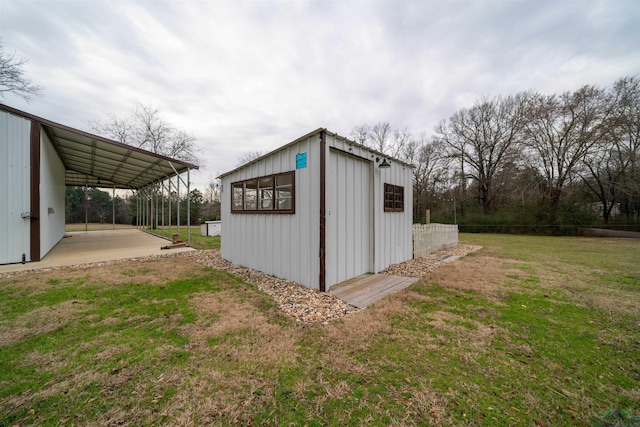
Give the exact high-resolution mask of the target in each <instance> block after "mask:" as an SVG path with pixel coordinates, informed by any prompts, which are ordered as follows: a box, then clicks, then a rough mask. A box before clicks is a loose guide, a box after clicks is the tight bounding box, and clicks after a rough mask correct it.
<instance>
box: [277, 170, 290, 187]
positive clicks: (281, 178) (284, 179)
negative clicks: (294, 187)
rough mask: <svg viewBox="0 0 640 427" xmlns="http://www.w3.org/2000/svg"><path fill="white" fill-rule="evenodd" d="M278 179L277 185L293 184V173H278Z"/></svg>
mask: <svg viewBox="0 0 640 427" xmlns="http://www.w3.org/2000/svg"><path fill="white" fill-rule="evenodd" d="M276 181H277V184H276V185H277V186H278V187H280V186H283V185H288V186H291V184H292V183H293V174H290V173H288V174H285V175H278V176H277V177H276Z"/></svg>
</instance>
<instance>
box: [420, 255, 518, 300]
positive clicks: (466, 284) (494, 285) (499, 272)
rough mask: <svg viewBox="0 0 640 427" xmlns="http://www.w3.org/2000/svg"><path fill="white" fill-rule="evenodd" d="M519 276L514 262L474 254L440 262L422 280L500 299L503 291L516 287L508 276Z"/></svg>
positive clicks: (513, 289) (511, 290) (512, 290)
mask: <svg viewBox="0 0 640 427" xmlns="http://www.w3.org/2000/svg"><path fill="white" fill-rule="evenodd" d="M513 276H523V272H522V270H520V269H518V268H516V266H515V264H507V263H506V262H505V260H504V259H501V258H496V257H491V256H486V255H482V254H477V255H475V256H472V257H464V258H461V259H459V260H457V261H455V262H452V263H449V264H447V265H444V266H442V267H440V268H438V269H437V270H434V271H432V272H431V273H429V274H427V275H426V276H424V277H423V280H422V282H424V283H437V284H438V285H440V286H442V287H444V288H449V289H459V290H462V291H474V292H478V293H479V294H481V295H483V296H485V297H489V298H491V299H500V298H502V297H503V296H504V295H505V294H506V293H507V292H514V291H516V289H515V288H514V287H512V286H510V285H509V284H511V283H515V282H514V281H513V280H512V279H511V277H513Z"/></svg>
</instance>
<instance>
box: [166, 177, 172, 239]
mask: <svg viewBox="0 0 640 427" xmlns="http://www.w3.org/2000/svg"><path fill="white" fill-rule="evenodd" d="M167 197H168V198H169V237H171V221H172V219H171V178H169V194H168V195H167Z"/></svg>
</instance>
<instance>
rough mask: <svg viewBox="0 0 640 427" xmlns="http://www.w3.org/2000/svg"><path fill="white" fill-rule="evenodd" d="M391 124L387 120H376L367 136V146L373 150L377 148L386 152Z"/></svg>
mask: <svg viewBox="0 0 640 427" xmlns="http://www.w3.org/2000/svg"><path fill="white" fill-rule="evenodd" d="M392 133H393V131H392V130H391V125H390V124H389V122H378V123H376V124H375V125H373V127H372V128H371V134H370V137H369V146H370V147H371V148H373V149H374V150H378V151H380V152H381V153H386V154H389V155H390V154H391V153H387V148H388V145H389V139H391V134H392Z"/></svg>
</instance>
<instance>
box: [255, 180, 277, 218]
mask: <svg viewBox="0 0 640 427" xmlns="http://www.w3.org/2000/svg"><path fill="white" fill-rule="evenodd" d="M258 186H259V189H258V196H259V203H258V209H261V210H270V209H273V177H269V178H260V179H259V180H258Z"/></svg>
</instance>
